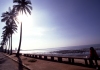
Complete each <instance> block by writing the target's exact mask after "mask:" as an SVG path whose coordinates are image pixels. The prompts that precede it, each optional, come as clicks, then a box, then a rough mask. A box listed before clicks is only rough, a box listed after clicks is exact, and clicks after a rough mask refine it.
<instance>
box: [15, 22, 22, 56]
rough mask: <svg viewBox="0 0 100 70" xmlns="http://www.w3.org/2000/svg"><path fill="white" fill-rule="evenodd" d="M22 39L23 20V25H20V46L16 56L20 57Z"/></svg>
mask: <svg viewBox="0 0 100 70" xmlns="http://www.w3.org/2000/svg"><path fill="white" fill-rule="evenodd" d="M21 41H22V22H21V26H20V41H19V47H18V50H17V53H16V56H17V57H19V52H20V48H21Z"/></svg>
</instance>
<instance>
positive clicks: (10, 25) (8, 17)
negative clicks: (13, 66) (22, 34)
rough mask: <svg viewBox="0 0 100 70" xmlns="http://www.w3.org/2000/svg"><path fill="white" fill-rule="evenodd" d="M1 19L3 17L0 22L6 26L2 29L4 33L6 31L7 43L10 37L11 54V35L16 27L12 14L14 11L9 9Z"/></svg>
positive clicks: (14, 14)
mask: <svg viewBox="0 0 100 70" xmlns="http://www.w3.org/2000/svg"><path fill="white" fill-rule="evenodd" d="M1 17H3V18H2V19H1V22H6V26H5V27H4V28H3V29H5V31H8V34H9V36H8V37H9V42H10V37H11V54H12V34H13V33H14V32H15V31H16V30H17V25H16V22H15V18H16V12H14V9H11V8H10V7H9V11H8V12H4V13H3V14H2V16H1ZM7 29H8V30H7ZM9 47H10V43H9Z"/></svg>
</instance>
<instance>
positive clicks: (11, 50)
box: [10, 34, 12, 55]
mask: <svg viewBox="0 0 100 70" xmlns="http://www.w3.org/2000/svg"><path fill="white" fill-rule="evenodd" d="M10 55H12V34H11V50H10Z"/></svg>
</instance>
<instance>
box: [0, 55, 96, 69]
mask: <svg viewBox="0 0 100 70" xmlns="http://www.w3.org/2000/svg"><path fill="white" fill-rule="evenodd" d="M5 55H6V56H5ZM5 55H4V54H3V53H0V70H27V69H25V68H23V66H21V65H20V64H19V63H17V62H15V61H13V60H12V59H14V60H17V61H18V62H19V61H20V62H21V63H22V64H24V65H26V66H27V67H28V68H29V69H30V70H96V69H94V68H88V67H83V66H77V65H71V64H64V63H58V62H52V61H47V60H40V59H36V60H37V61H36V62H29V60H32V59H34V58H30V57H24V56H20V59H18V58H17V57H15V55H11V56H10V55H7V54H5ZM78 61H79V60H78Z"/></svg>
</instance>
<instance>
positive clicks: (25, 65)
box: [3, 53, 31, 70]
mask: <svg viewBox="0 0 100 70" xmlns="http://www.w3.org/2000/svg"><path fill="white" fill-rule="evenodd" d="M3 54H4V53H3ZM4 55H5V56H7V57H9V55H6V54H4ZM9 58H10V59H12V58H11V57H9ZM12 60H13V61H15V62H17V63H19V64H22V63H20V62H18V61H17V60H15V59H12ZM22 66H23V67H25V68H26V69H28V70H31V69H30V68H29V67H28V66H26V65H25V64H22Z"/></svg>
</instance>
